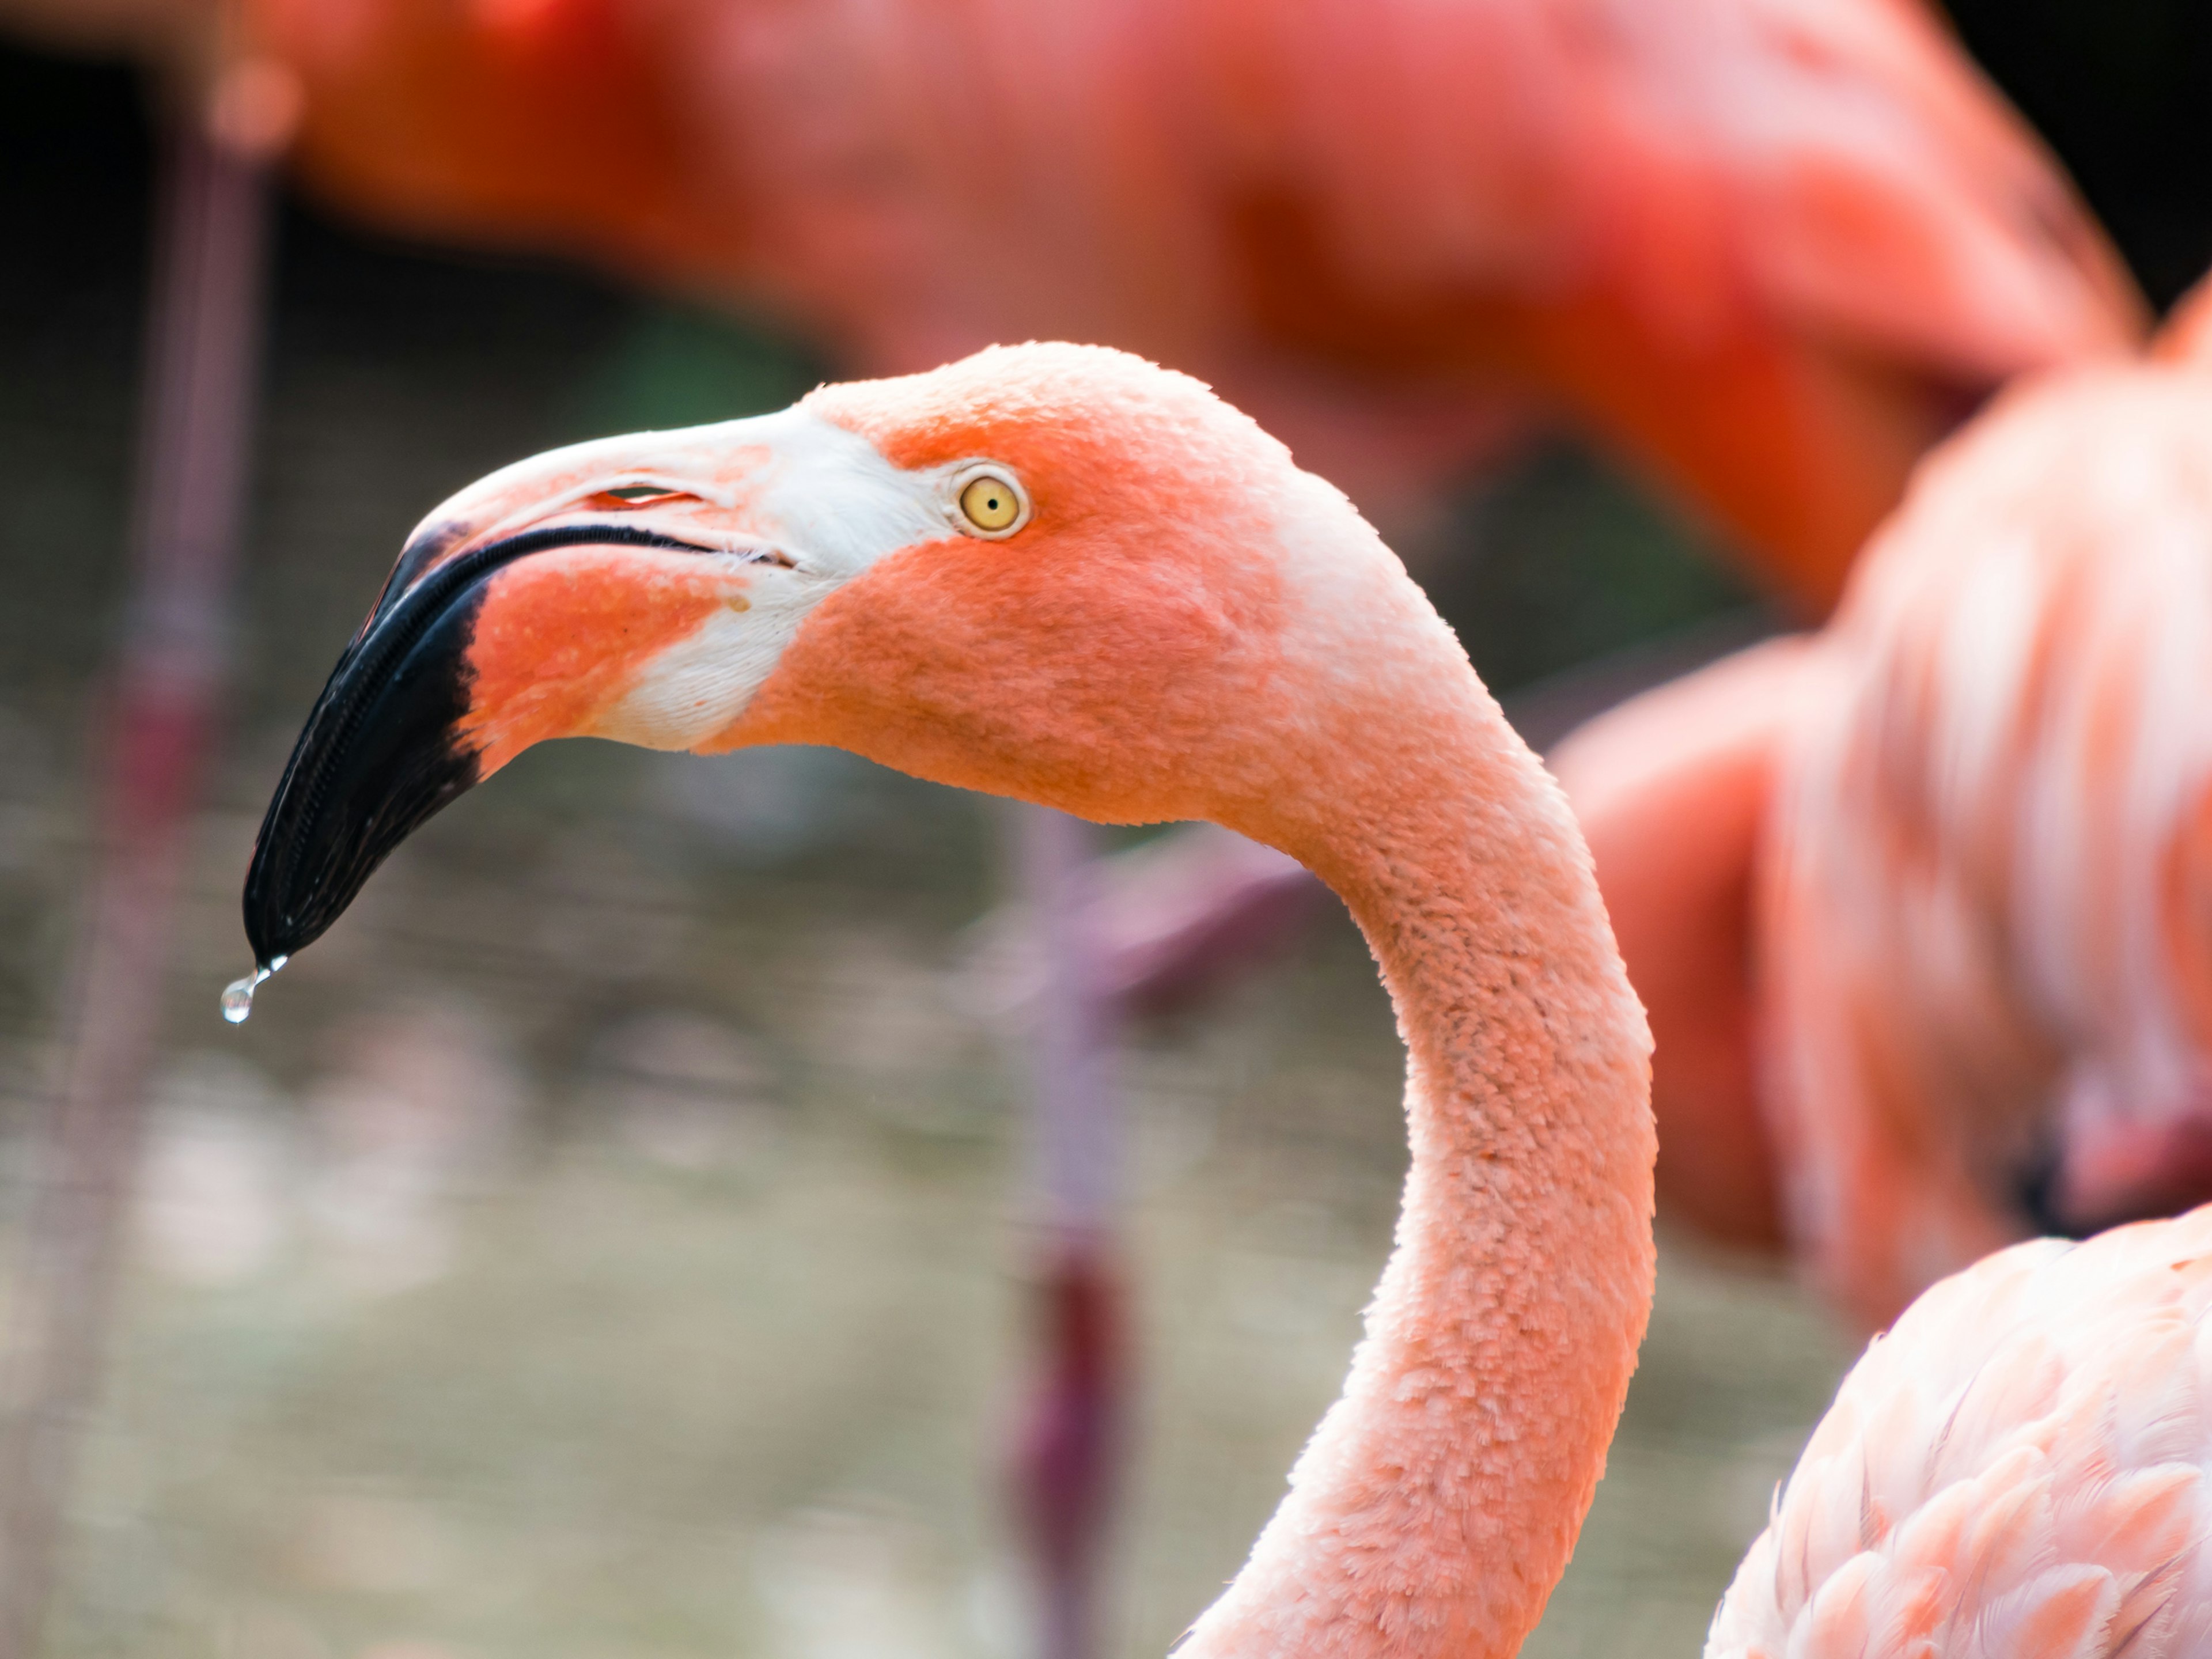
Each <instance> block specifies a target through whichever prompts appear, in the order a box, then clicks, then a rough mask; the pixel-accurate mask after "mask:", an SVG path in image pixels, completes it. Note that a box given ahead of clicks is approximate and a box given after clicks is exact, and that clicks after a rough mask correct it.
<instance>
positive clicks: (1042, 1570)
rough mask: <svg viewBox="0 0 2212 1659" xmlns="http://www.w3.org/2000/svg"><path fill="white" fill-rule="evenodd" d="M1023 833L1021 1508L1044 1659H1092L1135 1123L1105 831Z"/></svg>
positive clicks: (1045, 824)
mask: <svg viewBox="0 0 2212 1659" xmlns="http://www.w3.org/2000/svg"><path fill="white" fill-rule="evenodd" d="M1015 836H1016V839H1017V846H1016V854H1017V858H1016V863H1017V871H1018V879H1019V883H1020V886H1021V889H1022V892H1023V896H1024V900H1025V902H1026V904H1027V907H1028V911H1029V915H1030V919H1031V926H1032V927H1034V929H1035V930H1036V942H1037V946H1038V954H1039V956H1040V957H1041V961H1042V976H1041V979H1042V982H1041V984H1040V986H1039V990H1038V994H1037V996H1036V1000H1035V1001H1034V1002H1033V1003H1032V1004H1031V1006H1030V1022H1031V1024H1030V1068H1031V1077H1030V1093H1031V1098H1032V1101H1033V1103H1034V1114H1035V1115H1034V1127H1033V1137H1034V1138H1033V1140H1032V1157H1033V1158H1034V1172H1033V1175H1032V1177H1031V1180H1032V1184H1033V1189H1034V1190H1035V1192H1036V1195H1037V1200H1038V1211H1039V1213H1038V1216H1037V1219H1038V1221H1039V1222H1040V1223H1041V1224H1042V1227H1043V1229H1044V1233H1045V1239H1046V1243H1045V1258H1044V1263H1043V1267H1042V1273H1040V1274H1039V1277H1038V1280H1037V1285H1036V1295H1037V1307H1038V1314H1039V1325H1040V1327H1041V1328H1042V1333H1043V1337H1044V1352H1042V1355H1040V1357H1039V1369H1038V1371H1037V1374H1036V1377H1035V1379H1034V1381H1033V1383H1032V1384H1031V1389H1032V1393H1031V1395H1030V1401H1029V1405H1028V1408H1027V1411H1026V1413H1025V1414H1024V1419H1023V1423H1022V1427H1021V1430H1020V1437H1019V1439H1018V1441H1017V1443H1016V1447H1015V1452H1014V1482H1015V1487H1016V1502H1017V1504H1018V1510H1019V1512H1020V1515H1021V1518H1022V1522H1023V1525H1024V1531H1025V1534H1026V1538H1025V1542H1026V1543H1027V1545H1028V1547H1029V1550H1030V1555H1031V1558H1032V1560H1033V1563H1034V1565H1035V1569H1036V1574H1037V1579H1038V1589H1039V1592H1040V1601H1041V1603H1042V1607H1041V1611H1042V1625H1043V1630H1042V1636H1043V1642H1042V1654H1043V1656H1044V1659H1092V1656H1094V1655H1096V1654H1097V1653H1098V1652H1099V1651H1100V1650H1101V1643H1100V1641H1099V1638H1098V1616H1097V1595H1098V1588H1099V1586H1098V1578H1099V1574H1100V1570H1101V1568H1102V1567H1103V1564H1104V1559H1105V1553H1106V1550H1105V1547H1106V1542H1107V1538H1108V1533H1109V1523H1110V1522H1111V1519H1112V1510H1113V1501H1114V1496H1115V1474H1116V1470H1117V1466H1118V1464H1119V1462H1120V1454H1121V1441H1122V1431H1123V1428H1124V1419H1123V1413H1122V1409H1121V1407H1122V1401H1123V1399H1124V1397H1125V1389H1126V1386H1127V1369H1128V1368H1127V1352H1126V1348H1125V1346H1124V1344H1123V1342H1122V1321H1121V1297H1122V1291H1121V1273H1120V1270H1119V1267H1118V1264H1117V1262H1116V1261H1115V1251H1114V1249H1113V1209H1114V1202H1115V1190H1116V1188H1117V1186H1118V1179H1119V1175H1120V1168H1121V1127H1122V1126H1121V1119H1120V1116H1119V1114H1118V1113H1117V1112H1116V1111H1115V1094H1114V1089H1113V1085H1112V1079H1111V1077H1110V1075H1109V1073H1110V1066H1111V1054H1110V1044H1111V1041H1112V1032H1113V1011H1112V1008H1111V1006H1110V989H1109V986H1108V984H1107V982H1106V972H1105V969H1106V964H1105V963H1104V962H1103V959H1102V956H1101V952H1100V951H1099V949H1098V943H1097V940H1096V939H1094V938H1093V937H1092V924H1093V921H1094V909H1095V907H1094V906H1093V904H1092V903H1091V882H1092V878H1093V875H1094V873H1095V872H1094V866H1093V861H1092V859H1091V853H1092V842H1093V840H1094V836H1093V832H1092V830H1091V826H1090V825H1089V824H1087V823H1084V822H1082V821H1081V820H1080V819H1078V818H1073V817H1067V816H1066V814H1064V813H1060V812H1054V811H1049V810H1048V809H1047V808H1044V807H1042V806H1030V805H1024V806H1021V807H1019V808H1018V809H1017V812H1016V819H1015Z"/></svg>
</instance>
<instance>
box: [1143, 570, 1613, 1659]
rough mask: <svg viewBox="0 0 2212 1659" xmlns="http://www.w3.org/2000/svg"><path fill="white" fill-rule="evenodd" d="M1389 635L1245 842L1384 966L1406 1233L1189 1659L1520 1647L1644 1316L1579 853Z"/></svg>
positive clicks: (1579, 1516)
mask: <svg viewBox="0 0 2212 1659" xmlns="http://www.w3.org/2000/svg"><path fill="white" fill-rule="evenodd" d="M1398 580H1400V581H1401V582H1402V581H1403V580H1404V579H1403V577H1402V576H1400V577H1399V578H1398ZM1405 586H1406V588H1407V592H1409V593H1412V586H1411V584H1410V583H1407V584H1406V585H1405ZM1403 619H1404V620H1405V622H1406V624H1407V641H1410V642H1407V641H1400V640H1397V639H1395V638H1394V639H1393V641H1391V644H1392V646H1393V647H1394V648H1393V649H1392V650H1391V651H1390V652H1389V653H1387V654H1386V656H1385V658H1384V659H1383V661H1382V662H1380V663H1379V664H1377V663H1374V662H1371V661H1370V663H1369V664H1367V665H1365V666H1366V668H1367V670H1368V671H1366V672H1364V673H1363V674H1362V675H1360V676H1359V677H1358V685H1359V686H1360V687H1361V688H1362V689H1361V690H1356V691H1352V692H1347V690H1346V677H1344V676H1342V675H1341V674H1335V673H1331V674H1330V675H1329V679H1328V685H1327V687H1326V688H1325V691H1326V695H1324V696H1320V697H1318V698H1316V699H1315V700H1314V701H1313V702H1307V704H1306V709H1307V711H1308V713H1307V714H1306V715H1305V717H1304V718H1303V719H1302V720H1300V721H1299V723H1298V728H1299V729H1298V732H1297V735H1295V736H1294V737H1292V738H1290V739H1289V741H1290V742H1291V744H1292V746H1294V747H1302V748H1310V751H1311V752H1310V754H1308V755H1307V756H1306V757H1304V759H1305V764H1304V766H1303V767H1298V766H1292V767H1289V768H1285V769H1284V770H1283V771H1282V772H1280V773H1279V774H1278V776H1279V777H1283V776H1298V775H1303V776H1304V777H1307V778H1310V779H1311V780H1312V781H1311V782H1310V784H1303V785H1298V786H1295V787H1293V788H1291V790H1290V791H1289V792H1288V793H1274V794H1273V795H1272V796H1271V797H1270V798H1269V799H1267V802H1266V803H1265V805H1255V807H1253V808H1252V810H1251V811H1249V813H1243V812H1240V813H1237V814H1236V815H1235V816H1237V817H1240V818H1242V819H1243V822H1242V823H1237V825H1236V826H1235V827H1237V828H1241V829H1245V830H1247V831H1248V833H1251V834H1254V835H1255V836H1260V837H1261V838H1263V839H1266V840H1269V841H1272V842H1274V843H1275V844H1277V845H1279V846H1281V847H1283V848H1285V849H1286V850H1288V851H1290V852H1291V853H1293V854H1296V855H1297V856H1298V857H1300V858H1301V859H1303V860H1304V861H1305V862H1306V863H1307V864H1308V865H1309V866H1311V867H1312V868H1313V869H1314V870H1315V872H1316V873H1317V874H1319V875H1321V876H1322V878H1324V879H1325V880H1327V881H1328V883H1329V884H1330V885H1331V886H1333V887H1334V889H1335V890H1337V892H1338V893H1339V894H1340V896H1342V897H1343V898H1344V900H1345V901H1346V903H1347V904H1348V905H1349V906H1350V907H1351V909H1352V915H1354V916H1355V917H1356V918H1357V919H1358V922H1359V925H1360V927H1361V928H1362V929H1363V930H1364V933H1366V936H1367V939H1368V941H1369V943H1370V945H1371V946H1372V948H1373V950H1374V951H1375V954H1376V958H1377V960H1378V961H1379V962H1380V963H1381V964H1382V969H1383V979H1384V981H1385V982H1386V984H1387V985H1388V986H1389V990H1390V994H1391V997H1392V999H1393V1001H1394V1002H1395V1006H1396V1008H1397V1012H1398V1023H1399V1029H1400V1031H1401V1035H1402V1036H1404V1038H1405V1041H1406V1044H1407V1050H1408V1054H1409V1072H1408V1076H1407V1092H1406V1110H1407V1120H1408V1128H1409V1132H1410V1139H1411V1142H1412V1153H1413V1157H1412V1164H1411V1168H1410V1170H1409V1171H1408V1174H1407V1181H1406V1193H1405V1206H1404V1211H1403V1213H1402V1214H1401V1218H1400V1220H1399V1224H1398V1230H1397V1238H1396V1243H1395V1249H1394V1250H1393V1252H1392V1255H1391V1257H1390V1261H1389V1266H1388V1267H1387V1268H1386V1269H1385V1270H1384V1272H1383V1279H1382V1283H1381V1285H1380V1286H1379V1287H1378V1288H1377V1290H1376V1296H1375V1300H1374V1303H1373V1304H1372V1306H1371V1307H1370V1310H1369V1311H1368V1315H1367V1330H1366V1336H1365V1339H1364V1341H1363V1342H1362V1343H1361V1345H1360V1346H1359V1349H1358V1352H1357V1354H1356V1355H1355V1357H1354V1358H1353V1361H1352V1371H1351V1376H1350V1377H1349V1379H1348V1381H1347V1383H1346V1389H1345V1393H1344V1395H1343V1397H1342V1398H1341V1399H1340V1401H1338V1402H1337V1403H1336V1404H1335V1405H1334V1407H1332V1408H1331V1409H1330V1411H1329V1412H1328V1415H1327V1416H1326V1417H1325V1418H1324V1419H1322V1424H1321V1426H1320V1428H1319V1429H1318V1430H1317V1431H1316V1433H1315V1435H1314V1437H1313V1440H1312V1442H1311V1443H1310V1445H1309V1446H1308V1447H1307V1449H1306V1451H1305V1453H1304V1455H1303V1456H1302V1457H1301V1458H1300V1460H1299V1462H1298V1465H1297V1468H1296V1470H1295V1471H1294V1472H1293V1473H1292V1475H1291V1492H1290V1494H1289V1496H1288V1497H1287V1498H1285V1500H1284V1502H1283V1504H1282V1506H1281V1508H1280V1509H1279V1510H1278V1511H1277V1512H1276V1515H1275V1516H1274V1518H1273V1521H1272V1522H1270V1523H1269V1524H1268V1526H1267V1529H1266V1531H1265V1532H1264V1533H1263V1534H1261V1538H1260V1540H1259V1542H1258V1543H1257V1544H1256V1545H1255V1547H1254V1549H1253V1553H1252V1557H1251V1560H1250V1562H1249V1565H1247V1566H1246V1567H1245V1569H1244V1571H1243V1572H1242V1573H1241V1574H1240V1575H1239V1576H1238V1577H1237V1580H1236V1582H1235V1583H1233V1584H1232V1585H1231V1588H1230V1589H1229V1590H1228V1591H1227V1593H1226V1594H1225V1595H1224V1596H1223V1597H1222V1599H1221V1600H1220V1601H1218V1603H1216V1604H1215V1606H1214V1607H1212V1609H1211V1610H1210V1611H1209V1612H1208V1613H1206V1615H1205V1617H1204V1618H1202V1619H1201V1620H1200V1621H1199V1623H1198V1625H1197V1626H1196V1627H1195V1628H1194V1631H1193V1632H1192V1634H1191V1636H1190V1638H1189V1640H1188V1644H1186V1645H1185V1647H1184V1648H1183V1649H1182V1656H1181V1659H1231V1656H1234V1659H1257V1656H1261V1655H1266V1656H1269V1659H1289V1656H1300V1659H1305V1656H1322V1655H1345V1656H1359V1659H1376V1656H1383V1655H1389V1656H1399V1655H1405V1656H1413V1655H1420V1656H1450V1659H1491V1656H1504V1655H1509V1654H1511V1653H1513V1652H1514V1651H1516V1650H1517V1649H1518V1648H1519V1646H1520V1644H1521V1642H1522V1638H1524V1637H1525V1636H1526V1635H1527V1634H1528V1632H1529V1630H1530V1629H1531V1628H1533V1627H1534V1625H1535V1623H1536V1621H1537V1620H1538V1619H1539V1618H1540V1617H1541V1613H1542V1612H1543V1607H1544V1603H1545V1601H1546V1599H1547V1597H1548V1595H1550V1593H1551V1589H1552V1587H1553V1584H1555V1583H1557V1582H1558V1580H1559V1575H1560V1574H1561V1573H1562V1572H1563V1571H1565V1566H1566V1562H1567V1558H1568V1555H1569V1554H1570V1553H1571V1550H1572V1548H1573V1545H1574V1540H1575V1536H1576V1534H1577V1531H1578V1530H1579V1529H1580V1527H1581V1525H1582V1521H1583V1515H1584V1513H1585V1512H1586V1511H1587V1510H1588V1508H1589V1502H1590V1498H1591V1496H1592V1492H1593V1489H1594V1487H1595V1485H1596V1482H1597V1480H1598V1477H1599V1476H1600V1475H1601V1474H1602V1473H1603V1471H1604V1465H1605V1449H1606V1446H1607V1443H1608V1442H1609V1441H1610V1439H1611V1438H1612V1435H1613V1429H1614V1426H1615V1425H1616V1422H1617V1420H1618V1419H1619V1415H1620V1406H1621V1402H1622V1400H1623V1398H1624V1396H1625V1395H1626V1390H1627V1386H1628V1379H1629V1375H1630V1373H1631V1371H1632V1370H1633V1369H1634V1364H1635V1354H1636V1349H1637V1345H1638V1343H1639V1342H1640V1341H1641V1340H1642V1339H1643V1334H1644V1322H1645V1319H1646V1316H1647V1314H1648V1311H1649V1308H1650V1296H1651V1287H1652V1273H1653V1253H1652V1243H1651V1202H1652V1194H1651V1165H1652V1158H1653V1152H1654V1149H1655V1140H1654V1137H1653V1132H1652V1125H1651V1116H1650V1089H1649V1079H1650V1067H1649V1054H1650V1037H1649V1036H1648V1034H1647V1032H1646V1030H1645V1027H1644V1018H1643V1012H1642V1009H1641V1008H1640V1006H1638V1003H1637V1000H1636V998H1635V996H1634V994H1633V993H1632V991H1631V990H1630V989H1629V987H1628V983H1627V981H1626V977H1625V975H1623V972H1622V969H1621V966H1620V957H1619V955H1618V953H1617V952H1616V951H1615V949H1614V946H1613V935H1612V932H1611V930H1610V928H1609V927H1607V921H1606V917H1605V912H1604V908H1603V907H1602V905H1601V902H1600V900H1599V897H1598V894H1597V889H1596V885H1595V882H1594V880H1593V879H1592V877H1591V873H1590V866H1589V855H1588V854H1587V853H1586V851H1585V850H1584V848H1583V843H1582V839H1581V837H1580V836H1579V834H1578V833H1577V830H1576V829H1575V826H1574V823H1573V821H1572V819H1571V817H1570V815H1569V813H1568V811H1567V808H1566V805H1565V801H1564V799H1563V798H1562V797H1561V795H1560V793H1559V790H1558V788H1557V787H1556V786H1554V785H1553V782H1552V780H1551V779H1550V777H1549V776H1548V775H1546V774H1545V773H1544V771H1543V770H1542V769H1541V767H1540V766H1538V764H1537V763H1536V761H1535V759H1534V757H1533V756H1532V755H1530V753H1529V752H1528V749H1527V748H1526V747H1525V746H1524V745H1523V744H1522V742H1521V740H1520V739H1519V738H1518V737H1517V736H1516V735H1515V734H1514V732H1512V730H1511V729H1510V727H1509V726H1507V725H1506V723H1505V721H1504V718H1503V717H1502V716H1501V715H1500V714H1499V713H1498V706H1497V704H1496V703H1495V702H1493V701H1492V698H1491V697H1490V696H1489V694H1488V693H1487V692H1486V691H1485V690H1483V688H1482V686H1481V684H1480V682H1479V681H1478V680H1477V679H1476V678H1475V676H1474V671H1473V670H1472V669H1470V668H1469V667H1468V665H1467V659H1466V658H1465V656H1464V654H1463V653H1462V652H1461V651H1460V649H1459V647H1458V646H1457V644H1456V642H1455V641H1453V640H1452V639H1451V637H1450V635H1449V633H1448V632H1447V631H1446V630H1445V629H1443V625H1442V624H1441V623H1437V621H1436V620H1435V617H1434V613H1433V612H1432V611H1430V610H1429V608H1428V606H1427V605H1426V604H1425V602H1423V601H1420V600H1419V596H1418V594H1417V593H1412V598H1411V599H1410V600H1409V601H1408V603H1407V611H1406V612H1405V614H1404V618H1403ZM1324 671H1326V670H1324ZM1347 696H1350V697H1352V699H1354V700H1355V701H1356V702H1357V703H1358V705H1360V706H1358V707H1352V708H1347V707H1346V698H1347ZM1315 702H1318V703H1320V704H1321V705H1322V706H1323V707H1325V708H1327V709H1328V711H1329V713H1328V715H1327V716H1326V717H1325V718H1324V719H1323V720H1322V724H1321V725H1320V726H1316V725H1315V724H1314V723H1313V719H1312V716H1311V714H1310V710H1311V708H1313V707H1314V706H1315Z"/></svg>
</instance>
